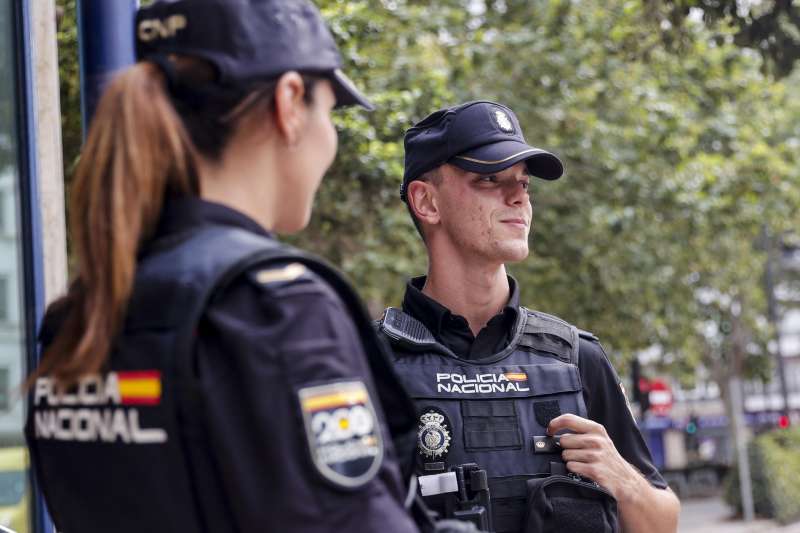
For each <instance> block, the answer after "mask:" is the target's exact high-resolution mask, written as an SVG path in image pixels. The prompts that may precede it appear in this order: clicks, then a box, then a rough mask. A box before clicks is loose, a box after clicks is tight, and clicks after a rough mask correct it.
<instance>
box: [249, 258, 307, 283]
mask: <svg viewBox="0 0 800 533" xmlns="http://www.w3.org/2000/svg"><path fill="white" fill-rule="evenodd" d="M306 270H307V269H306V267H305V265H303V264H301V263H289V264H288V265H286V266H282V267H277V268H265V269H263V270H259V271H258V272H256V273H255V279H256V281H257V282H258V283H262V284H264V285H266V284H269V283H278V282H286V281H294V280H296V279H297V278H299V277H300V276H302V275H303V274H305V273H306Z"/></svg>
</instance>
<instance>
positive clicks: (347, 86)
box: [331, 68, 375, 111]
mask: <svg viewBox="0 0 800 533" xmlns="http://www.w3.org/2000/svg"><path fill="white" fill-rule="evenodd" d="M331 83H332V84H333V93H334V94H335V95H336V107H345V106H350V105H360V106H361V107H363V108H364V109H366V110H368V111H373V110H374V109H375V106H374V105H372V103H371V102H370V101H369V100H367V97H366V96H364V95H363V94H361V92H360V91H359V90H358V89H356V86H355V85H354V84H353V82H352V81H351V80H350V78H348V77H347V76H346V75H345V73H344V72H342V71H341V70H339V69H338V68H337V69H336V70H334V71H333V73H332V75H331Z"/></svg>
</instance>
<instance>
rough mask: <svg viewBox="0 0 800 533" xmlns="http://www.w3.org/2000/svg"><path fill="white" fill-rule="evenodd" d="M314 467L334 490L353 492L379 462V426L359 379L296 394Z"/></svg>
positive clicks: (362, 484) (380, 438)
mask: <svg viewBox="0 0 800 533" xmlns="http://www.w3.org/2000/svg"><path fill="white" fill-rule="evenodd" d="M297 395H298V399H299V401H300V410H301V411H302V413H303V422H304V425H305V433H306V440H307V442H308V449H309V451H310V452H311V460H312V462H313V464H314V467H315V468H316V469H317V471H318V472H319V473H320V474H321V475H322V477H323V478H324V479H325V480H327V481H329V482H330V483H332V484H333V485H334V486H336V487H338V488H343V489H357V488H359V487H362V486H364V485H366V484H367V483H368V482H369V481H371V480H372V478H373V477H375V474H376V473H377V472H378V469H379V468H380V466H381V462H382V461H383V452H384V444H383V437H382V436H381V428H380V425H379V423H378V417H377V415H376V413H375V407H374V405H373V402H372V399H371V398H370V396H369V391H368V390H367V387H366V385H365V384H364V382H363V381H360V380H348V381H337V382H333V383H327V384H324V385H315V386H312V387H304V388H301V389H300V390H298V392H297Z"/></svg>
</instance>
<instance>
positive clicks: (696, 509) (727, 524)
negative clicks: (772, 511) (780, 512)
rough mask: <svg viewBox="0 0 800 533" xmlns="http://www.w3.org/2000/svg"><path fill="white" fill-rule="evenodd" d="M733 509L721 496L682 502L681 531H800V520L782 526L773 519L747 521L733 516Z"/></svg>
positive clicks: (740, 532) (787, 532)
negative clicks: (731, 509)
mask: <svg viewBox="0 0 800 533" xmlns="http://www.w3.org/2000/svg"><path fill="white" fill-rule="evenodd" d="M731 514H732V513H731V511H730V509H729V508H728V506H727V505H725V503H724V502H723V501H722V499H721V498H707V499H702V500H685V501H682V502H681V518H680V523H679V525H678V531H679V533H800V522H795V523H794V524H789V525H787V526H781V525H780V524H778V523H777V522H773V521H772V520H763V519H757V520H755V521H753V522H750V523H746V522H744V521H742V520H740V519H734V518H731Z"/></svg>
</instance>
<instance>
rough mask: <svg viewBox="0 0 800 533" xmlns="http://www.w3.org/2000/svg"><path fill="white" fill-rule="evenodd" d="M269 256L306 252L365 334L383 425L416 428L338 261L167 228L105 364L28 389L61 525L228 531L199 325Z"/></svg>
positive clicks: (47, 486)
mask: <svg viewBox="0 0 800 533" xmlns="http://www.w3.org/2000/svg"><path fill="white" fill-rule="evenodd" d="M268 261H293V262H301V263H303V264H304V265H305V266H306V267H308V268H309V269H310V270H312V271H314V272H315V273H317V274H318V275H320V276H321V277H322V278H323V279H325V280H326V281H327V282H328V283H329V284H330V285H331V286H332V287H333V288H334V289H335V290H336V292H337V293H338V294H339V296H340V297H341V299H342V300H343V302H344V303H345V305H346V306H347V308H348V310H349V311H350V314H351V316H352V317H353V320H354V323H355V325H356V327H357V329H358V331H359V334H360V336H361V338H362V340H363V342H364V346H365V352H366V353H367V354H368V357H369V363H370V368H371V370H372V373H373V376H374V379H375V383H376V390H377V391H378V392H379V394H380V397H381V403H382V404H383V408H384V409H385V410H386V411H387V412H390V413H391V416H390V417H389V418H388V425H389V429H390V432H391V433H392V435H393V436H395V435H404V434H407V433H408V432H409V429H410V430H412V431H413V426H414V423H415V422H414V412H413V407H412V406H411V403H410V401H409V400H408V397H407V396H406V395H405V394H404V392H403V391H402V389H401V388H400V387H399V385H398V384H397V382H396V378H395V376H394V372H393V371H392V369H391V364H390V362H389V360H388V357H387V356H386V355H385V352H384V351H382V350H381V347H380V346H379V340H378V339H377V338H376V337H375V335H374V332H373V330H372V325H371V322H370V320H369V318H368V316H367V314H366V312H365V311H364V309H363V308H362V306H361V304H360V301H359V300H358V298H357V297H356V295H355V293H354V292H353V291H352V289H350V287H349V286H348V284H347V283H346V282H345V281H344V279H343V278H341V277H340V276H339V275H338V274H337V273H336V272H335V271H333V270H332V269H331V268H329V267H327V266H326V265H324V264H323V263H321V262H320V261H319V260H317V259H315V258H313V257H310V256H307V255H305V254H303V253H302V252H300V251H298V250H295V249H292V248H289V247H287V246H285V245H282V244H280V243H278V242H276V241H274V240H271V239H268V238H265V237H262V236H259V235H257V234H254V233H251V232H248V231H245V230H241V229H237V228H232V227H228V226H213V225H209V226H203V227H201V228H197V229H196V230H193V231H192V232H189V233H188V234H181V235H177V236H176V235H171V236H169V237H165V238H163V239H160V240H159V241H156V242H155V243H154V244H153V246H151V247H150V248H149V249H148V251H147V252H146V254H145V255H144V257H143V258H141V259H140V261H139V264H138V267H137V273H136V281H135V285H134V290H133V294H132V297H131V300H130V303H129V306H128V309H127V315H126V322H125V325H124V328H123V332H122V334H121V335H120V336H119V338H118V339H117V340H116V341H115V346H114V348H113V351H112V354H111V357H110V360H109V365H108V366H109V370H108V371H107V372H105V373H103V374H101V375H97V376H92V377H87V378H85V379H83V380H81V382H80V384H79V386H78V387H76V388H75V389H73V390H70V391H68V393H67V394H63V395H58V394H56V392H55V390H54V387H53V384H52V382H51V380H50V379H49V378H41V379H39V380H37V383H36V384H35V386H34V388H33V390H32V391H31V398H30V402H31V403H30V409H29V417H28V421H27V424H26V435H27V439H28V443H29V447H30V450H31V453H32V458H33V464H34V467H35V469H36V474H37V476H38V478H39V480H40V482H41V485H42V487H43V490H44V493H45V497H46V500H47V504H48V508H49V510H50V512H51V514H52V516H53V518H54V521H55V523H56V524H57V526H58V527H59V531H61V532H63V533H92V532H97V533H108V532H111V531H113V532H115V533H141V532H144V531H146V532H148V533H159V532H165V533H166V532H175V531H187V532H189V531H191V532H209V533H210V532H213V533H219V532H226V531H231V530H232V528H233V521H232V520H231V517H230V514H229V513H230V511H229V509H230V508H231V506H230V505H229V502H227V501H226V496H225V494H224V493H223V492H222V491H221V490H220V488H219V487H221V486H222V483H221V482H220V481H219V475H220V473H219V472H217V471H216V470H215V468H214V466H213V458H212V457H211V456H210V453H209V450H208V448H207V446H206V437H205V434H204V431H203V428H202V425H201V422H200V418H201V417H200V416H199V412H200V410H201V409H202V408H203V404H204V401H205V400H206V398H204V396H203V395H202V394H201V393H200V391H199V387H198V384H197V382H196V380H195V378H194V371H193V367H192V359H193V353H194V349H193V348H194V336H195V328H196V326H197V324H198V322H199V319H200V317H201V315H202V313H203V311H204V309H205V308H206V306H207V304H208V302H209V301H210V299H212V298H213V297H214V295H215V294H216V293H217V292H218V291H220V289H222V288H223V287H224V286H225V285H226V283H228V282H229V281H230V280H232V279H233V278H234V277H236V276H237V275H238V274H241V273H242V272H244V271H245V270H247V269H248V268H250V267H252V266H254V265H256V264H259V265H261V264H263V263H265V262H268ZM398 453H399V454H401V455H402V453H403V451H402V450H398ZM409 455H410V454H409ZM264 504H265V506H268V505H269V502H264Z"/></svg>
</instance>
